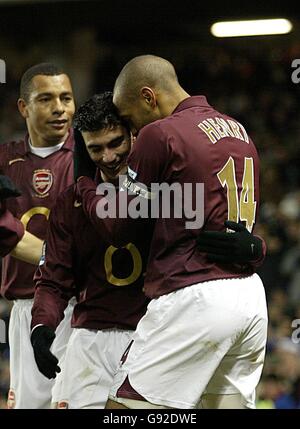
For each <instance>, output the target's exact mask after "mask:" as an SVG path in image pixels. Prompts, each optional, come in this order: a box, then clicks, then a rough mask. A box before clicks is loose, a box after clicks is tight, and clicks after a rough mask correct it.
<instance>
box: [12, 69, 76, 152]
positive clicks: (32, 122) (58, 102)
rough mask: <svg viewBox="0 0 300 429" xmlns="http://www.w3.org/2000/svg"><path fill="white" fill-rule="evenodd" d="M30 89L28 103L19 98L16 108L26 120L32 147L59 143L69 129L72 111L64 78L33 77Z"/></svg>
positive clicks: (71, 99) (69, 86)
mask: <svg viewBox="0 0 300 429" xmlns="http://www.w3.org/2000/svg"><path fill="white" fill-rule="evenodd" d="M30 89H31V90H30V95H29V98H28V100H24V99H22V98H20V99H19V100H18V107H19V110H20V113H21V115H22V116H23V118H25V119H26V123H27V127H28V131H29V135H30V138H31V141H32V144H33V146H40V147H46V146H53V145H55V144H58V143H60V142H61V141H62V140H63V139H64V138H65V137H66V135H67V133H68V130H69V128H70V127H71V123H72V118H73V115H74V112H75V104H74V98H73V92H72V86H71V83H70V80H69V78H68V76H67V75H65V74H60V75H56V76H44V75H37V76H34V78H33V79H32V81H31V88H30Z"/></svg>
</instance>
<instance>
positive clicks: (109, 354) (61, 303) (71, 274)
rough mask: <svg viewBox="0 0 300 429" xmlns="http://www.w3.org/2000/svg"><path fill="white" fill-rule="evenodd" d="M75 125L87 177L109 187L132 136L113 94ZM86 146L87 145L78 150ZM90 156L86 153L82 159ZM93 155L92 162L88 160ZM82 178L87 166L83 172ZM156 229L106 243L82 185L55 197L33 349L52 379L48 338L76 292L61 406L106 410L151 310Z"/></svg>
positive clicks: (83, 112)
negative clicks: (147, 278)
mask: <svg viewBox="0 0 300 429" xmlns="http://www.w3.org/2000/svg"><path fill="white" fill-rule="evenodd" d="M74 126H75V127H76V128H78V129H79V130H80V131H81V132H82V136H83V139H84V141H85V144H86V149H85V144H84V142H82V141H81V140H78V141H76V145H77V150H78V151H80V160H79V162H80V163H81V166H82V158H83V157H84V156H85V157H87V158H88V159H87V162H86V164H87V167H86V174H88V175H89V176H91V177H95V174H94V172H95V170H96V166H97V168H98V170H97V173H96V177H95V183H97V184H99V183H105V184H107V186H108V187H110V186H111V184H112V183H115V182H116V180H117V178H118V175H119V174H120V173H122V172H123V171H124V169H126V159H127V155H128V153H129V150H130V147H131V139H130V133H129V131H128V129H127V128H126V127H125V126H124V123H123V122H122V121H121V119H120V118H119V116H118V114H117V111H116V108H115V106H114V105H113V102H112V93H110V92H105V93H103V94H99V95H94V96H93V97H92V98H90V99H89V100H87V101H86V102H85V103H84V104H83V105H81V106H80V107H79V109H78V112H77V113H76V115H75V118H74ZM81 145H82V146H81ZM84 152H85V153H84ZM89 156H90V158H89ZM81 174H82V167H81ZM150 239H151V231H150V232H149V234H148V235H147V231H146V230H145V231H144V234H143V235H142V236H140V237H139V238H137V239H135V240H133V241H132V242H129V243H127V244H126V245H125V246H123V247H122V248H116V247H114V246H112V245H111V244H110V243H109V242H106V241H105V240H104V239H103V237H102V235H101V234H98V233H97V232H95V230H94V228H93V226H92V225H91V223H90V222H89V220H88V219H87V218H86V216H85V215H84V212H83V209H82V205H81V201H80V197H79V194H78V191H77V186H76V185H72V186H70V187H68V188H67V189H66V190H65V191H64V192H63V193H62V194H61V195H60V196H59V197H58V199H57V202H56V205H55V207H54V208H53V209H52V211H51V214H50V219H49V228H48V232H47V238H46V242H45V243H46V245H45V253H44V256H43V262H42V263H41V264H40V266H39V268H38V270H37V273H36V276H35V284H36V292H35V297H34V305H33V309H32V328H33V331H32V344H33V348H34V351H35V357H36V361H37V364H38V367H39V369H40V371H41V372H42V373H43V374H44V375H45V376H47V377H49V378H50V377H55V373H56V371H57V370H58V368H57V364H58V360H57V359H55V356H54V355H53V354H55V353H54V352H53V354H52V353H51V351H50V350H49V348H50V344H49V343H48V341H47V340H48V337H49V336H50V337H53V336H54V335H55V334H54V332H55V329H56V328H57V326H58V324H59V323H60V321H61V320H62V318H63V314H64V313H63V312H64V310H65V308H66V306H67V303H68V301H69V299H70V297H71V296H72V294H73V288H74V285H75V287H76V288H77V290H78V294H79V296H80V297H79V302H78V304H76V305H75V308H74V314H73V319H72V326H73V328H74V329H73V333H72V335H71V337H70V340H69V342H68V345H67V351H66V355H65V360H64V364H63V368H62V384H61V386H62V387H61V392H60V394H59V403H58V406H57V407H58V408H104V406H105V403H106V400H107V398H108V392H109V388H110V386H111V383H112V380H113V376H114V374H115V372H116V369H117V366H118V364H119V361H120V359H121V357H122V355H123V353H124V351H125V349H126V347H127V346H128V344H129V342H130V339H131V335H132V333H133V331H134V329H135V328H136V325H137V322H138V321H139V320H140V318H141V317H142V316H143V314H144V313H145V311H146V306H147V303H148V299H147V298H146V297H145V295H144V293H143V290H142V288H143V280H144V277H143V274H144V271H145V267H146V261H147V253H148V248H149V245H150V243H149V240H150Z"/></svg>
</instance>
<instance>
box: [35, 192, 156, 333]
mask: <svg viewBox="0 0 300 429" xmlns="http://www.w3.org/2000/svg"><path fill="white" fill-rule="evenodd" d="M151 235H152V234H148V240H147V235H146V231H145V234H144V236H143V237H140V239H139V240H134V241H133V242H131V243H127V244H126V245H125V246H123V247H122V248H116V247H114V246H112V245H111V244H110V243H107V242H106V241H105V240H104V239H103V237H102V236H101V235H100V234H98V233H97V232H96V231H95V229H94V227H93V226H92V225H91V223H90V222H89V220H88V219H87V217H86V216H85V215H84V212H83V209H82V205H81V202H80V199H77V198H76V185H73V186H71V187H69V188H68V189H67V190H66V191H65V192H63V193H62V194H61V195H60V196H59V198H58V200H57V203H56V205H55V207H54V208H53V209H52V211H51V214H50V220H49V229H48V232H47V239H46V242H45V251H44V255H43V257H42V259H41V262H40V266H39V267H38V269H37V272H36V275H35V284H36V292H35V296H34V305H33V309H32V327H34V326H36V325H37V324H44V325H47V326H50V327H52V328H53V329H55V328H56V327H57V325H58V324H59V322H60V321H61V320H62V318H63V312H64V309H65V308H66V306H67V304H68V301H69V299H70V298H71V297H72V296H73V295H74V291H75V290H76V295H77V297H78V301H79V302H78V304H76V305H75V309H74V314H73V319H72V326H73V327H76V328H87V329H97V330H99V329H108V328H120V329H135V327H136V325H137V323H138V321H139V319H140V318H141V317H142V315H143V314H144V313H145V311H146V306H147V299H146V297H145V295H144V293H143V290H142V288H143V280H144V270H145V266H146V260H147V254H148V248H149V239H150V238H151Z"/></svg>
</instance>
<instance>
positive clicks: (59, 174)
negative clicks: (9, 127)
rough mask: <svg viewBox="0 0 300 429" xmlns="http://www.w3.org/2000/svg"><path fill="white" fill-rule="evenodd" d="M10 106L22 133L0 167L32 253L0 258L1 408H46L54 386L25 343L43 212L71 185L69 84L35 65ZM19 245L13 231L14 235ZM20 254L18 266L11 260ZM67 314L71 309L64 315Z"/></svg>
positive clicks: (2, 149)
mask: <svg viewBox="0 0 300 429" xmlns="http://www.w3.org/2000/svg"><path fill="white" fill-rule="evenodd" d="M18 108H19V111H20V113H21V115H22V117H23V118H24V119H25V121H26V125H27V129H28V134H27V135H26V136H25V137H24V139H23V140H21V141H19V142H10V143H7V144H3V145H1V146H0V169H1V172H2V173H3V174H4V175H6V176H8V177H10V178H11V179H12V180H13V182H14V183H15V185H16V186H17V188H18V189H19V190H20V191H21V195H20V196H19V197H17V198H10V199H8V200H7V201H6V208H7V210H8V212H9V213H10V214H11V216H13V217H14V219H15V223H16V224H18V226H19V228H20V225H21V228H23V231H25V234H24V237H25V236H27V235H28V234H26V232H28V233H30V234H31V236H30V237H31V238H32V244H33V247H30V246H26V243H25V249H24V241H23V240H21V241H20V242H19V243H18V244H17V246H16V247H15V248H14V249H13V250H12V252H11V253H10V254H8V255H7V256H5V257H4V258H3V261H2V262H3V263H2V284H1V294H2V296H3V297H5V298H6V299H8V300H13V301H14V305H13V308H12V312H11V316H10V324H9V343H10V375H11V380H10V392H9V396H8V407H9V408H48V407H49V404H50V402H51V389H52V387H53V384H54V380H47V379H46V378H45V377H44V376H43V375H42V374H40V372H39V371H38V368H37V366H36V363H35V360H34V356H33V351H32V347H31V344H30V322H31V307H32V303H33V295H34V284H33V275H34V272H35V269H36V266H35V265H32V264H29V263H28V262H33V261H32V260H31V259H32V256H31V255H30V253H32V252H34V254H35V262H37V260H38V259H39V256H40V255H41V252H42V243H43V240H44V238H45V232H46V228H47V219H48V216H49V212H50V210H51V208H52V206H53V204H54V202H55V200H56V198H57V196H58V194H59V193H60V192H61V191H62V190H64V189H65V188H66V187H67V186H69V185H70V184H71V183H73V146H74V140H73V131H72V130H71V128H70V127H71V122H72V118H73V114H74V111H75V105H74V99H73V92H72V86H71V82H70V79H69V77H68V76H67V75H66V74H65V72H64V71H63V70H61V69H59V68H57V67H56V66H54V65H52V64H49V63H41V64H37V65H35V66H33V67H31V68H30V69H28V70H27V71H26V72H25V73H24V74H23V76H22V79H21V84H20V98H19V100H18ZM18 234H19V237H20V239H21V235H22V232H21V233H18ZM20 254H21V255H22V259H23V261H25V262H23V261H20V260H18V259H16V258H15V257H14V256H16V257H18V256H20ZM68 311H69V312H72V308H70V309H69V310H68ZM67 319H68V318H67V317H66V323H65V324H64V325H62V326H60V327H59V330H58V332H57V339H56V342H55V344H54V345H53V347H55V348H56V350H58V356H60V355H61V354H62V352H63V350H64V347H65V343H66V338H68V336H69V335H70V332H71V327H70V323H68V320H67Z"/></svg>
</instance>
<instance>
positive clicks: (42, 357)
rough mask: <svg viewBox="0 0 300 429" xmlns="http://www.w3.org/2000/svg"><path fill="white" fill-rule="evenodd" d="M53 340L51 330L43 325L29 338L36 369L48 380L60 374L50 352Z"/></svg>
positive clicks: (53, 335)
mask: <svg viewBox="0 0 300 429" xmlns="http://www.w3.org/2000/svg"><path fill="white" fill-rule="evenodd" d="M54 338H55V332H54V331H53V329H51V328H49V327H48V326H45V325H41V326H38V327H37V328H35V329H33V332H32V334H31V338H30V339H31V344H32V347H33V352H34V358H35V361H36V364H37V367H38V369H39V370H40V372H41V373H42V374H43V375H44V376H45V377H47V378H49V379H51V378H55V377H56V373H57V372H60V368H59V366H58V359H57V358H56V357H55V356H54V355H53V354H52V353H51V352H50V347H51V344H52V343H53V340H54Z"/></svg>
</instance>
